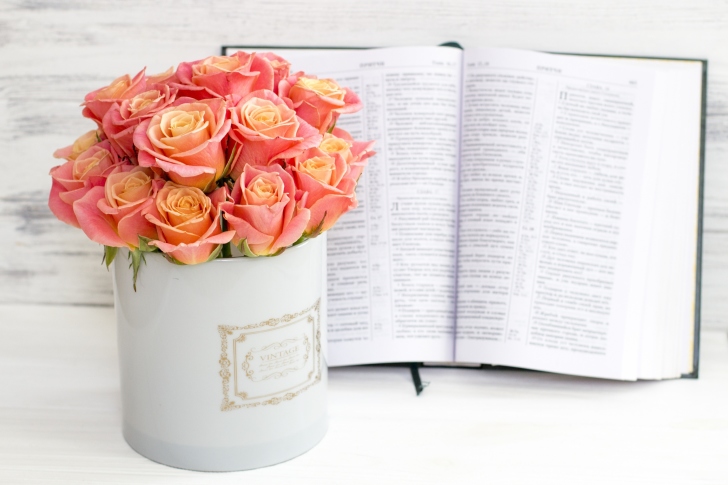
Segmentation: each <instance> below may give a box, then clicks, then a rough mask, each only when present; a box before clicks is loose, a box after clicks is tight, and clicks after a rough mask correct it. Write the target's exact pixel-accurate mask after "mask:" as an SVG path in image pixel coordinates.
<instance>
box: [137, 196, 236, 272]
mask: <svg viewBox="0 0 728 485" xmlns="http://www.w3.org/2000/svg"><path fill="white" fill-rule="evenodd" d="M226 193H227V189H225V188H224V187H221V188H219V189H217V190H215V191H214V192H213V193H212V194H210V196H209V197H208V196H207V195H205V193H204V192H202V191H201V190H200V189H197V188H195V187H184V186H180V185H177V184H174V183H172V182H167V183H166V184H165V185H164V187H163V188H161V189H160V190H159V192H158V193H157V196H156V198H155V201H154V204H151V205H149V206H148V207H146V208H145V209H144V211H143V213H144V215H145V217H146V218H147V220H148V221H149V222H151V223H152V224H154V225H155V226H156V228H157V236H156V237H155V239H156V240H154V241H150V242H149V245H150V246H156V247H158V248H159V249H160V250H162V252H164V253H165V254H167V255H169V256H171V257H172V258H174V259H175V260H177V261H178V262H180V263H184V264H199V263H204V262H205V261H207V260H208V259H209V258H210V256H211V255H212V254H213V253H214V252H215V250H216V249H217V248H218V246H219V245H220V244H226V243H228V242H230V240H231V239H232V238H233V236H234V235H235V232H234V231H226V232H223V231H222V229H221V228H220V213H219V211H218V206H219V205H220V204H221V203H222V202H223V201H225V199H226Z"/></svg>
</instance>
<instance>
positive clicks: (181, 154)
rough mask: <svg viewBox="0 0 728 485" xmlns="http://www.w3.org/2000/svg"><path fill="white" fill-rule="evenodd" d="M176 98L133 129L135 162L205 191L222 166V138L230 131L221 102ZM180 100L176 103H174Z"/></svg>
mask: <svg viewBox="0 0 728 485" xmlns="http://www.w3.org/2000/svg"><path fill="white" fill-rule="evenodd" d="M186 101H194V100H191V99H190V98H181V99H178V100H177V101H176V102H175V103H174V104H176V105H177V106H173V107H170V108H167V109H165V110H163V111H160V112H159V113H157V114H155V115H154V116H153V117H152V118H151V119H147V120H144V121H142V122H141V123H140V124H139V126H137V128H136V130H135V131H134V145H135V146H136V147H137V149H138V150H139V155H138V156H139V165H141V166H142V167H158V168H160V169H162V170H164V171H165V172H167V175H168V176H169V178H170V179H172V181H174V182H176V183H178V184H182V185H189V186H193V187H197V188H199V189H202V190H208V188H209V187H212V186H214V182H216V181H217V180H218V179H219V178H220V177H221V176H222V173H223V170H224V169H225V162H226V160H225V150H224V149H223V146H222V141H223V139H224V138H225V135H227V133H228V131H229V130H230V120H226V119H225V118H226V117H225V112H226V110H225V101H224V100H223V99H220V98H215V99H207V100H202V101H194V102H191V103H190V102H186ZM178 103H180V104H178Z"/></svg>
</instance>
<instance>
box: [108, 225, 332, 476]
mask: <svg viewBox="0 0 728 485" xmlns="http://www.w3.org/2000/svg"><path fill="white" fill-rule="evenodd" d="M127 255H128V253H127V252H126V251H120V252H119V254H118V255H117V257H116V260H115V262H114V265H113V266H114V304H115V308H116V317H117V324H118V340H119V341H118V344H119V364H120V374H121V397H122V407H123V433H124V438H125V439H126V441H127V443H129V445H130V446H131V447H132V448H133V449H134V450H136V451H137V452H138V453H140V454H141V455H143V456H145V457H147V458H149V459H151V460H153V461H156V462H159V463H162V464H165V465H169V466H173V467H177V468H185V469H190V470H199V471H232V470H246V469H251V468H259V467H263V466H268V465H272V464H275V463H280V462H283V461H286V460H289V459H291V458H293V457H295V456H297V455H300V454H302V453H304V452H306V451H307V450H309V449H310V448H312V447H313V446H314V445H316V443H318V442H319V441H320V440H321V439H322V438H323V436H324V434H325V433H326V428H327V416H326V387H327V368H326V361H325V358H324V351H325V345H326V333H325V330H326V300H325V298H326V286H325V277H326V275H325V271H326V267H325V266H326V263H325V261H326V240H325V237H318V238H315V239H311V240H308V241H307V242H305V243H303V244H301V245H299V246H296V247H293V248H289V249H287V250H286V251H284V252H283V253H282V254H281V255H279V256H274V257H259V258H231V259H217V260H214V261H211V262H208V263H204V264H199V265H194V266H182V265H176V264H173V263H170V262H168V261H167V260H165V259H164V257H163V256H162V255H161V254H159V253H147V254H146V255H145V257H146V264H144V263H142V265H141V268H140V270H139V277H138V280H137V290H136V291H134V289H133V287H132V270H131V269H130V268H129V262H128V261H127Z"/></svg>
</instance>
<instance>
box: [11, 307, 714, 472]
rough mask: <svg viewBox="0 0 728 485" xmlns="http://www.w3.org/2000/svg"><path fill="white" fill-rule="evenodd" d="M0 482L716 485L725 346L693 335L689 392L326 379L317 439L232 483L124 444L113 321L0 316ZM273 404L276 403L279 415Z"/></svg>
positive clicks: (559, 381) (520, 376) (612, 385)
mask: <svg viewBox="0 0 728 485" xmlns="http://www.w3.org/2000/svg"><path fill="white" fill-rule="evenodd" d="M0 321H2V322H3V325H0V389H1V390H2V392H0V483H3V484H12V485H31V484H33V485H55V484H73V485H76V484H80V483H93V484H125V485H128V484H161V483H164V484H190V485H192V484H194V485H202V484H218V485H222V484H248V483H253V484H263V483H265V484H278V483H295V484H302V485H305V484H316V485H322V484H337V485H339V484H346V485H356V484H382V485H385V484H397V485H403V484H418V485H425V484H436V485H443V484H458V485H460V484H463V485H465V484H484V483H494V484H511V485H516V484H539V485H552V484H553V485H571V484H577V485H584V484H589V485H614V484H625V485H627V484H635V485H672V484H676V485H685V484H690V485H722V484H725V483H726V476H728V461H726V460H725V457H726V455H727V454H728V416H727V415H726V409H728V387H727V386H726V385H725V376H726V374H727V373H728V341H727V340H726V335H725V332H722V331H720V332H719V331H705V332H703V354H702V357H703V362H702V369H701V377H700V379H699V380H691V379H681V380H672V381H665V382H636V383H635V382H616V381H606V380H598V379H587V378H579V377H572V376H563V375H557V374H547V373H539V372H527V371H517V370H500V371H498V370H478V369H433V368H425V369H422V377H423V379H424V380H426V381H429V382H430V385H429V386H428V387H427V389H425V391H424V393H423V394H422V395H421V396H419V397H418V396H416V395H415V392H414V388H413V386H412V382H411V380H410V376H409V370H408V369H407V368H406V367H399V368H396V367H350V368H337V369H332V370H331V372H330V374H329V417H330V424H329V431H328V434H327V435H326V437H325V438H324V439H323V441H322V442H321V443H320V444H319V445H317V446H316V447H315V448H314V449H313V450H311V451H309V452H308V453H306V454H304V455H303V456H301V457H298V458H295V459H293V460H291V461H288V462H286V463H282V464H280V465H276V466H273V467H268V468H263V469H260V470H252V471H248V472H240V473H196V472H189V471H185V470H177V469H174V468H169V467H166V466H163V465H159V464H156V463H153V462H151V461H149V460H147V459H145V458H143V457H141V456H140V455H138V454H136V453H135V452H134V451H132V450H131V448H129V446H128V445H127V444H126V443H125V442H124V440H123V438H122V436H121V408H120V402H121V401H120V395H119V375H118V368H117V354H116V334H115V325H114V312H113V310H112V309H110V308H87V307H86V308H84V307H75V308H69V307H58V306H46V307H38V306H28V305H3V306H0ZM281 405H285V403H284V404H281Z"/></svg>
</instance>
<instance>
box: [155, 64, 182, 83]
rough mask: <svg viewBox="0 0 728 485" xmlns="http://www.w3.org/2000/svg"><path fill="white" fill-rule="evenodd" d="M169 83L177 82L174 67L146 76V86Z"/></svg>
mask: <svg viewBox="0 0 728 485" xmlns="http://www.w3.org/2000/svg"><path fill="white" fill-rule="evenodd" d="M170 83H179V79H177V73H176V72H175V70H174V67H170V68H169V69H167V70H166V71H164V72H160V73H159V74H152V75H151V76H147V86H151V85H152V84H170Z"/></svg>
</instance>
